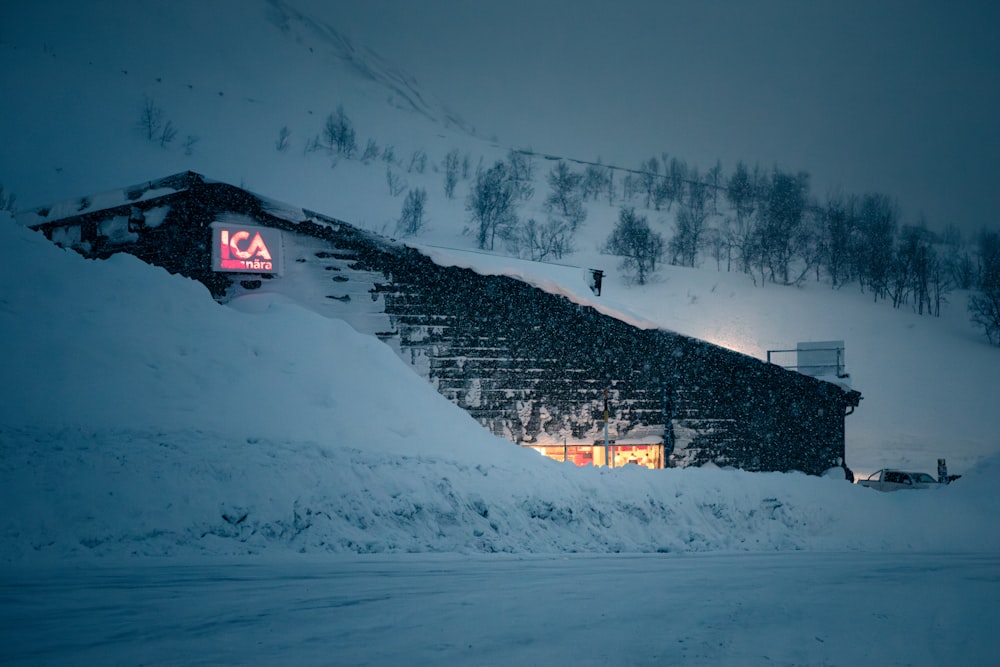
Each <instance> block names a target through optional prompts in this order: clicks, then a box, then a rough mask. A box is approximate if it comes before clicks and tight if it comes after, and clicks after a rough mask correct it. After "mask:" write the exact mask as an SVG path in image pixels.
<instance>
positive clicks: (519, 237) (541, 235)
mask: <svg viewBox="0 0 1000 667" xmlns="http://www.w3.org/2000/svg"><path fill="white" fill-rule="evenodd" d="M513 240H514V241H515V243H516V248H514V250H515V252H516V253H517V254H519V255H520V254H521V250H522V249H524V250H526V251H527V254H528V259H530V260H532V261H544V260H547V259H561V258H562V256H563V255H565V254H566V253H568V252H572V249H573V245H572V232H571V231H570V229H569V225H568V224H567V223H566V222H565V221H563V220H558V219H549V220H548V221H546V222H545V224H540V223H539V222H538V221H537V220H535V219H534V218H530V219H528V220H527V221H526V222H524V223H523V224H520V225H518V229H517V234H516V236H515V238H514V239H513Z"/></svg>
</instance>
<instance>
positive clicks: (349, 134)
mask: <svg viewBox="0 0 1000 667" xmlns="http://www.w3.org/2000/svg"><path fill="white" fill-rule="evenodd" d="M323 140H324V141H325V143H326V147H327V148H328V149H329V150H330V151H335V152H337V153H339V154H341V155H343V156H344V157H346V158H350V157H351V156H352V155H353V154H354V151H356V150H357V147H358V145H357V140H356V139H355V133H354V124H353V123H352V122H351V119H350V118H348V117H347V113H346V112H345V111H344V105H342V104H338V105H337V111H336V113H332V114H330V115H329V116H327V117H326V122H325V123H324V124H323Z"/></svg>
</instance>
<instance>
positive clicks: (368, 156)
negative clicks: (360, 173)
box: [361, 139, 379, 164]
mask: <svg viewBox="0 0 1000 667" xmlns="http://www.w3.org/2000/svg"><path fill="white" fill-rule="evenodd" d="M378 156H379V147H378V144H377V143H375V140H374V139H369V140H368V141H367V143H365V150H364V151H362V152H361V161H362V162H364V163H365V164H371V163H372V162H373V161H374V160H377V159H378Z"/></svg>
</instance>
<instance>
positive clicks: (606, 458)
mask: <svg viewBox="0 0 1000 667" xmlns="http://www.w3.org/2000/svg"><path fill="white" fill-rule="evenodd" d="M609 451H610V450H609V448H608V390H607V389H605V390H604V465H606V466H608V467H609V468H611V467H613V464H614V461H612V460H611V458H610V456H609V455H608V453H609Z"/></svg>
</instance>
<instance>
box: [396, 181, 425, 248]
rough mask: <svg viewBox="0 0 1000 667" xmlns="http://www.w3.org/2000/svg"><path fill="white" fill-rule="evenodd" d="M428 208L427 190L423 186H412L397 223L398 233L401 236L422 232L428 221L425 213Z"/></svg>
mask: <svg viewBox="0 0 1000 667" xmlns="http://www.w3.org/2000/svg"><path fill="white" fill-rule="evenodd" d="M426 208H427V191H426V190H424V189H423V188H411V189H410V191H409V192H407V193H406V199H404V200H403V210H402V212H401V213H400V215H399V220H398V221H397V223H396V233H397V234H399V235H400V236H414V235H415V234H418V233H420V232H421V231H422V230H423V228H424V226H425V225H426V221H425V219H424V213H425V211H426Z"/></svg>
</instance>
